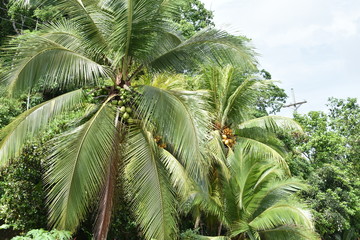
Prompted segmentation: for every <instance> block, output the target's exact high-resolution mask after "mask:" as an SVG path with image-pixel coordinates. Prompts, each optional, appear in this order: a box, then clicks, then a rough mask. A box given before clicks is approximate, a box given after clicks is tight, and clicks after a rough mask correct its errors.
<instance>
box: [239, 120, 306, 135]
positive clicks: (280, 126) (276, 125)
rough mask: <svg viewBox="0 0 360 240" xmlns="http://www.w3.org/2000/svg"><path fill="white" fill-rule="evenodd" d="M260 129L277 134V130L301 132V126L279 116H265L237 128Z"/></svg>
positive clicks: (241, 124)
mask: <svg viewBox="0 0 360 240" xmlns="http://www.w3.org/2000/svg"><path fill="white" fill-rule="evenodd" d="M255 127H256V128H261V129H263V130H266V131H269V132H277V131H279V130H291V131H298V132H302V128H301V126H300V125H299V124H298V123H297V122H295V121H294V120H292V119H291V118H287V117H280V116H265V117H260V118H254V119H251V120H248V121H245V122H243V123H240V124H239V126H238V128H239V129H245V128H255Z"/></svg>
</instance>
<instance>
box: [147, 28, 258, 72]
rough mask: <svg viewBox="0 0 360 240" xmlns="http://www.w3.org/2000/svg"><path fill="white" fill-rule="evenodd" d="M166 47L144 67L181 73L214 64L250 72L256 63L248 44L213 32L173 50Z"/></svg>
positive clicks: (195, 36) (226, 34)
mask: <svg viewBox="0 0 360 240" xmlns="http://www.w3.org/2000/svg"><path fill="white" fill-rule="evenodd" d="M168 46H169V44H166V45H163V46H161V45H160V46H158V48H156V52H154V53H152V56H149V59H148V60H147V62H145V63H144V64H145V65H149V66H151V67H153V68H154V69H159V70H160V69H169V68H170V69H175V70H177V71H183V70H188V69H193V67H194V65H199V64H204V63H212V64H213V63H214V62H215V63H219V64H222V65H225V64H226V63H229V62H230V63H233V64H234V65H237V66H239V65H240V66H243V67H244V68H248V69H249V68H253V67H254V63H255V62H256V61H255V59H254V53H253V51H252V50H251V48H250V47H248V45H247V40H245V39H244V38H241V37H235V36H232V35H230V34H228V33H226V32H224V31H220V30H215V29H205V30H203V31H201V32H199V33H197V34H195V35H194V36H193V37H191V38H190V39H188V40H186V41H184V42H182V43H181V44H179V45H177V46H176V47H173V48H168ZM185 59H186V60H185Z"/></svg>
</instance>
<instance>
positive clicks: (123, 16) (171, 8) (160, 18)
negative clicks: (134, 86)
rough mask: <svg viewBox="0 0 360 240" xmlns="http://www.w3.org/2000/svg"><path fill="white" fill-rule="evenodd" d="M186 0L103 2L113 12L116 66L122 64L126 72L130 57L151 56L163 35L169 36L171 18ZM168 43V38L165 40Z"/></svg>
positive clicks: (110, 40) (112, 40) (172, 35)
mask: <svg viewBox="0 0 360 240" xmlns="http://www.w3.org/2000/svg"><path fill="white" fill-rule="evenodd" d="M181 2H182V1H173V0H171V1H164V0H138V1H134V0H126V1H108V0H105V1H102V2H101V5H102V6H103V7H105V8H106V9H109V10H110V11H112V12H113V15H114V20H113V32H112V34H111V35H110V36H109V43H110V44H111V46H112V49H115V51H116V52H115V54H114V56H115V58H114V63H113V64H114V66H119V65H122V74H126V73H127V71H128V70H129V69H128V67H129V65H130V63H129V61H130V58H134V59H135V60H137V61H140V63H143V59H144V58H145V57H146V56H147V55H148V52H149V51H151V50H152V49H153V48H154V47H155V44H156V45H157V44H158V42H159V40H160V35H161V36H162V37H164V36H165V33H164V31H165V30H166V29H168V27H167V26H168V25H169V24H168V23H167V22H168V20H167V19H169V16H171V15H172V14H173V13H174V12H175V10H176V9H178V5H179V4H180V3H181ZM166 36H167V37H168V38H171V39H172V40H173V41H175V42H177V41H178V40H176V38H174V34H167V35H166ZM161 42H162V43H164V42H165V41H161Z"/></svg>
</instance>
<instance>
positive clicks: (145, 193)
mask: <svg viewBox="0 0 360 240" xmlns="http://www.w3.org/2000/svg"><path fill="white" fill-rule="evenodd" d="M128 143H129V145H128V149H127V156H126V163H127V164H126V168H125V174H126V178H127V187H126V189H127V191H128V192H129V194H130V196H131V201H132V206H133V208H134V212H135V215H136V218H137V221H138V223H139V224H140V226H141V228H142V230H143V232H144V235H145V237H146V239H158V240H165V239H171V238H172V237H173V236H175V234H176V232H177V226H176V225H177V223H176V216H177V213H176V199H175V196H174V189H173V188H172V187H171V184H170V182H169V181H168V176H167V174H166V170H165V166H164V165H163V164H162V162H161V161H160V157H161V156H159V149H158V146H157V145H156V143H155V141H154V139H153V136H152V135H151V134H150V132H147V131H146V130H145V129H144V127H141V126H140V127H137V126H133V127H132V128H131V129H130V132H129V134H128ZM168 160H169V159H168Z"/></svg>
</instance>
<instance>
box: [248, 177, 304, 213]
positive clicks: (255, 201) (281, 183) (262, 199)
mask: <svg viewBox="0 0 360 240" xmlns="http://www.w3.org/2000/svg"><path fill="white" fill-rule="evenodd" d="M265 180H267V181H265ZM307 187H308V186H307V185H306V184H304V183H303V182H302V181H300V180H298V179H296V178H290V179H278V180H275V179H274V178H273V179H272V180H271V179H269V178H268V179H264V181H263V182H262V183H261V184H260V185H258V186H257V187H256V192H254V194H253V195H252V196H251V200H250V201H249V203H248V205H247V211H248V212H249V213H251V215H252V217H253V218H254V217H256V216H258V215H259V214H261V213H262V212H263V211H264V210H266V209H267V208H268V207H271V206H273V205H274V204H276V203H278V202H279V201H281V200H283V199H286V198H288V197H289V196H291V195H293V194H294V193H296V192H298V191H300V190H306V189H307Z"/></svg>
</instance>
